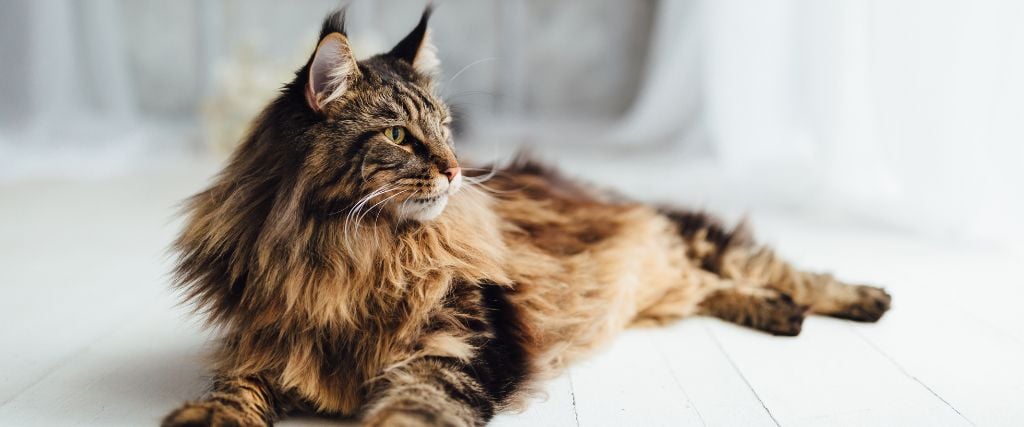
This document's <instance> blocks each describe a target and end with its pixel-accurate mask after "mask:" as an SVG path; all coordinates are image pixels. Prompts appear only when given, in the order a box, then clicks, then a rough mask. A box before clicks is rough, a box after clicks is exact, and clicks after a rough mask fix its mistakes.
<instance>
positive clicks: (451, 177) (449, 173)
mask: <svg viewBox="0 0 1024 427" xmlns="http://www.w3.org/2000/svg"><path fill="white" fill-rule="evenodd" d="M460 171H462V168H460V167H458V166H456V167H453V168H448V170H446V171H444V176H447V177H448V182H452V181H453V180H455V177H456V176H458V175H459V172H460Z"/></svg>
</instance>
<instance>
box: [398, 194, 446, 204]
mask: <svg viewBox="0 0 1024 427" xmlns="http://www.w3.org/2000/svg"><path fill="white" fill-rule="evenodd" d="M445 197H448V195H447V194H445V193H441V194H438V195H435V196H429V197H411V198H409V199H408V200H406V201H405V202H406V203H415V204H420V205H423V204H429V203H435V202H437V201H438V200H440V199H442V198H445Z"/></svg>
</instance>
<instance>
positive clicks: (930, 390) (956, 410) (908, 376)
mask: <svg viewBox="0 0 1024 427" xmlns="http://www.w3.org/2000/svg"><path fill="white" fill-rule="evenodd" d="M848 328H849V329H850V330H851V331H853V334H854V335H857V337H859V338H860V339H861V340H862V341H864V342H865V343H866V344H867V345H868V347H871V348H872V349H874V350H875V352H877V353H878V354H880V355H882V357H884V358H885V359H886V360H888V361H889V363H892V365H893V366H895V367H896V369H899V371H900V372H902V373H903V375H906V376H907V378H910V379H911V380H913V381H914V382H916V383H917V384H918V385H920V386H921V387H923V388H924V389H925V390H928V392H929V393H931V394H932V396H935V398H936V399H939V401H941V402H942V403H944V404H946V406H948V407H949V409H952V410H953V412H956V414H957V415H959V416H960V418H963V419H964V421H967V423H968V424H970V425H972V426H973V425H976V424H974V422H973V421H971V419H970V418H967V416H966V415H964V414H963V413H961V412H960V410H959V409H956V407H955V406H953V404H952V403H949V401H948V400H946V399H945V398H943V397H942V396H940V395H939V393H936V392H935V390H933V389H932V388H931V387H928V384H925V383H924V382H923V381H921V380H920V379H919V378H917V377H916V376H914V375H912V374H911V373H910V372H907V370H906V369H905V368H903V365H901V364H900V363H899V362H897V361H896V359H893V358H892V356H889V354H888V353H886V352H885V351H882V349H881V348H879V347H878V346H877V345H875V343H873V342H871V340H869V339H868V338H867V337H865V336H864V334H862V333H860V331H858V330H857V328H854V327H849V326H848Z"/></svg>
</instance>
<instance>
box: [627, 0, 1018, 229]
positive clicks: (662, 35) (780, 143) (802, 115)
mask: <svg viewBox="0 0 1024 427" xmlns="http://www.w3.org/2000/svg"><path fill="white" fill-rule="evenodd" d="M659 7H660V10H659V11H658V14H659V15H658V16H659V21H658V25H659V27H660V28H658V29H657V30H655V35H656V37H655V40H654V42H653V44H654V49H653V50H652V52H653V53H652V59H651V62H650V67H649V69H648V71H647V74H648V78H647V80H646V82H647V86H646V87H645V88H644V89H642V90H641V91H640V94H639V96H638V99H637V103H636V105H635V106H634V108H633V110H632V114H629V115H627V116H626V118H625V120H624V121H623V122H622V123H620V127H619V128H618V132H617V133H614V135H616V136H617V138H618V142H620V143H626V144H633V145H636V144H643V143H644V142H645V141H657V140H660V139H662V138H664V137H663V135H668V134H672V135H674V136H673V137H672V138H674V139H675V140H676V141H680V142H679V143H680V144H695V143H700V144H707V145H709V146H710V147H711V157H712V159H713V162H714V164H715V168H716V174H717V177H716V178H717V179H719V180H721V181H722V182H723V183H724V184H723V185H724V192H723V193H724V194H726V196H723V197H726V198H729V197H731V198H734V199H736V200H731V201H730V202H732V203H734V204H739V205H742V206H745V207H747V208H749V209H754V210H756V209H759V208H763V207H779V206H785V207H788V208H790V209H796V210H799V211H802V212H805V213H811V214H815V215H828V216H837V215H838V216H843V217H855V218H858V219H861V220H868V221H872V222H875V223H878V224H880V225H884V226H895V227H899V228H901V229H909V230H914V231H917V232H920V233H923V234H926V235H929V236H932V237H938V238H952V239H956V240H963V241H974V242H986V243H998V244H1009V245H1015V246H1018V247H1020V246H1024V245H1021V243H1022V241H1024V25H1021V22H1022V19H1024V2H1019V1H1014V0H1004V1H1000V0H971V1H967V0H964V1H955V0H953V1H936V0H930V1H929V0H830V1H817V0H775V1H771V2H765V1H758V0H696V1H673V0H666V1H663V2H661V3H660V4H659ZM638 131H639V132H638ZM613 139H615V138H613Z"/></svg>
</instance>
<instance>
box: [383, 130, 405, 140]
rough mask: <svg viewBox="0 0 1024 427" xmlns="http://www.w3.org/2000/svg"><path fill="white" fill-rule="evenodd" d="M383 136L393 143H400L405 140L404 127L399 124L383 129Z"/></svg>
mask: <svg viewBox="0 0 1024 427" xmlns="http://www.w3.org/2000/svg"><path fill="white" fill-rule="evenodd" d="M384 136H386V137H387V138H388V140H389V141H391V142H393V143H395V144H401V143H402V142H403V141H405V128H403V127H401V126H392V127H389V128H387V129H384Z"/></svg>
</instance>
